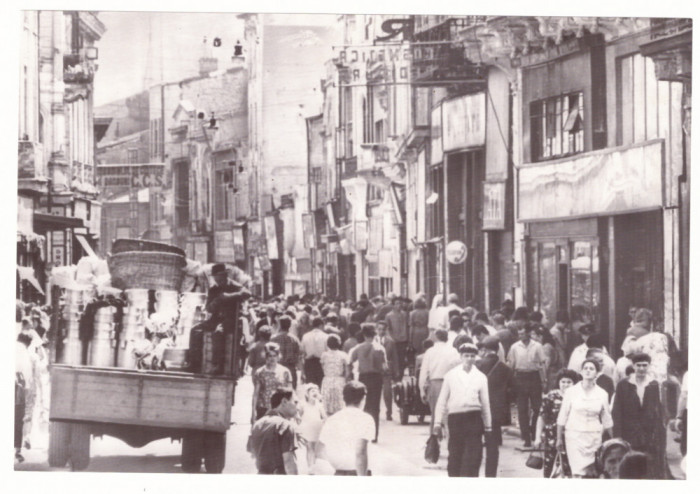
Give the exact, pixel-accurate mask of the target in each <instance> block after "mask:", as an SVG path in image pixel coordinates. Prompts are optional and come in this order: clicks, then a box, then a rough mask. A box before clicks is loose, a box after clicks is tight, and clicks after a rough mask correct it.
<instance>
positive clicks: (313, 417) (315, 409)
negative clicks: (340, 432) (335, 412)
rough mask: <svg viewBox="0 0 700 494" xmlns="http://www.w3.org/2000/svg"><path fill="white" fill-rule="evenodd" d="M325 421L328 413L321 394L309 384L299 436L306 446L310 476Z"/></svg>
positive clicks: (316, 387) (315, 387) (314, 385)
mask: <svg viewBox="0 0 700 494" xmlns="http://www.w3.org/2000/svg"><path fill="white" fill-rule="evenodd" d="M325 419H326V413H325V411H324V410H323V404H322V403H321V392H320V390H319V389H318V386H317V385H316V384H313V383H311V384H307V385H306V390H305V392H304V402H303V406H302V415H301V422H300V423H299V434H300V435H301V437H302V439H303V440H304V443H305V444H306V461H307V463H308V466H309V473H310V474H311V473H312V472H313V467H314V465H315V463H316V453H317V446H318V436H319V434H320V433H321V426H322V425H323V421H324V420H325Z"/></svg>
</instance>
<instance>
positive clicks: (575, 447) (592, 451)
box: [557, 359, 613, 478]
mask: <svg viewBox="0 0 700 494" xmlns="http://www.w3.org/2000/svg"><path fill="white" fill-rule="evenodd" d="M599 372H600V364H599V363H598V361H596V360H593V359H586V360H584V361H583V364H582V365H581V377H582V378H583V379H582V380H581V382H579V383H577V384H575V385H574V386H572V387H571V388H569V389H568V390H567V391H566V393H564V399H563V401H562V405H561V410H560V411H559V417H558V419H557V449H558V450H559V451H562V452H564V451H566V454H567V456H568V458H569V465H570V466H571V473H572V475H573V477H574V478H581V477H595V476H596V472H595V455H596V452H597V451H598V448H599V447H600V445H601V444H602V443H603V434H604V433H606V434H607V435H608V436H611V435H612V427H613V420H612V415H611V413H610V405H609V403H608V394H607V393H606V392H605V391H604V390H603V389H602V388H601V387H600V386H598V385H597V384H596V383H595V380H596V377H597V376H598V373H599Z"/></svg>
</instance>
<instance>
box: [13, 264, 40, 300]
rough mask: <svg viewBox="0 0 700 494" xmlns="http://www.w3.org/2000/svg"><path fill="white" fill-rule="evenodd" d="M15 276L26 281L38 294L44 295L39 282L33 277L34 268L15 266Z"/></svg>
mask: <svg viewBox="0 0 700 494" xmlns="http://www.w3.org/2000/svg"><path fill="white" fill-rule="evenodd" d="M17 274H18V275H19V279H20V280H27V281H28V282H29V283H31V284H32V286H33V287H34V288H36V289H37V291H38V292H39V293H41V294H42V295H44V290H43V289H42V288H41V285H40V284H39V280H37V279H36V277H35V276H34V268H32V267H29V266H17Z"/></svg>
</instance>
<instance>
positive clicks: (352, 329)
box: [342, 322, 360, 355]
mask: <svg viewBox="0 0 700 494" xmlns="http://www.w3.org/2000/svg"><path fill="white" fill-rule="evenodd" d="M359 333H360V325H359V324H357V323H356V322H351V323H349V324H348V339H347V340H345V342H344V343H343V347H342V349H343V351H344V352H345V353H347V354H348V355H349V354H350V350H352V349H353V348H355V347H356V346H357V345H358V344H359V343H360V342H359V340H358V335H359Z"/></svg>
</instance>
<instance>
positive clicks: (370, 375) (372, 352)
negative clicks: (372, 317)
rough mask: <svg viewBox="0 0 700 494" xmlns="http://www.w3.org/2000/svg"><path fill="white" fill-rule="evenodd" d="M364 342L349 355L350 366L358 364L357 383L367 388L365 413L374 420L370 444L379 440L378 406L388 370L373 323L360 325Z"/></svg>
mask: <svg viewBox="0 0 700 494" xmlns="http://www.w3.org/2000/svg"><path fill="white" fill-rule="evenodd" d="M362 336H363V337H364V339H365V341H364V342H363V343H361V344H359V345H357V346H356V347H355V348H354V349H353V350H352V353H351V354H350V365H352V364H353V363H354V362H357V363H358V373H359V381H360V382H361V383H363V384H364V385H365V386H366V388H367V399H366V400H365V412H367V413H369V414H370V415H371V416H372V418H373V419H374V423H375V435H374V440H373V441H372V442H375V443H376V442H377V440H378V439H379V404H380V402H381V398H382V380H383V378H382V376H383V374H384V371H385V370H386V369H387V368H388V363H387V360H386V354H385V353H384V348H383V347H382V346H381V345H380V344H379V343H378V342H377V341H375V336H376V329H375V326H374V324H373V323H363V324H362Z"/></svg>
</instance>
